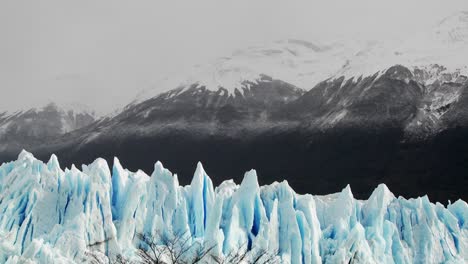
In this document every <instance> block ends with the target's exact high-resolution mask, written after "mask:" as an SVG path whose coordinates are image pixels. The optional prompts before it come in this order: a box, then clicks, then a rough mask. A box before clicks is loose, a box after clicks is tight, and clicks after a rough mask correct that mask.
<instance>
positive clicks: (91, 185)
mask: <svg viewBox="0 0 468 264" xmlns="http://www.w3.org/2000/svg"><path fill="white" fill-rule="evenodd" d="M467 219H468V205H467V203H466V202H464V201H462V200H458V201H456V202H455V203H451V204H449V205H448V206H447V207H445V206H444V205H442V204H440V203H436V204H434V203H431V202H430V201H429V199H428V198H427V197H420V198H416V199H408V200H407V199H405V198H402V197H398V198H396V197H395V196H394V195H393V194H392V193H391V192H390V191H389V190H388V188H387V187H386V186H385V185H383V184H382V185H379V186H378V187H377V188H376V189H375V191H374V192H373V194H372V195H371V196H370V197H369V199H368V200H366V201H359V200H356V199H354V198H353V194H352V192H351V188H350V187H349V186H347V187H346V188H344V189H343V191H342V192H341V193H337V194H332V195H328V196H313V195H309V194H306V195H299V194H296V193H295V192H294V191H293V190H292V189H291V188H290V187H289V185H288V183H287V182H286V181H283V182H281V183H278V182H275V183H273V184H271V185H267V186H262V187H261V186H259V184H258V181H257V175H256V172H255V170H251V171H249V172H247V173H246V174H245V176H244V180H243V181H242V183H241V184H240V185H237V184H235V183H234V182H233V181H225V182H224V183H222V184H221V185H220V186H218V187H216V188H214V186H213V184H212V181H211V179H210V178H209V177H208V175H207V174H206V172H205V171H204V170H203V167H202V165H201V164H200V163H199V164H198V166H197V168H196V171H195V174H194V176H193V180H192V182H191V184H190V185H188V186H180V185H179V183H178V179H177V175H173V174H172V173H171V172H170V171H169V170H167V169H165V168H164V167H163V165H162V164H161V163H160V162H157V163H156V164H155V166H154V172H153V174H152V175H151V177H149V176H148V175H146V174H145V173H143V172H142V171H137V172H130V171H128V170H126V169H124V168H123V167H122V166H121V165H120V163H119V161H118V159H115V160H114V166H113V168H112V171H111V170H110V168H109V167H108V164H107V163H106V161H104V160H103V159H97V160H96V161H95V162H93V163H92V164H90V165H83V166H82V169H81V170H79V169H77V168H76V167H74V166H73V167H72V168H71V169H66V170H65V171H63V170H61V169H60V167H59V163H58V160H57V158H56V157H55V156H52V157H51V158H50V160H49V162H48V163H43V162H42V161H40V160H37V159H35V158H34V157H33V155H32V154H30V153H28V152H26V151H23V152H22V153H21V154H20V155H19V156H18V159H17V160H16V161H13V162H9V163H4V164H3V165H1V166H0V262H1V263H82V262H86V261H89V256H90V255H93V256H100V258H106V256H108V257H110V258H112V257H113V256H117V255H119V254H121V255H122V256H124V257H125V258H128V259H131V260H134V261H138V259H139V256H140V254H138V249H140V252H141V249H142V248H143V249H147V250H149V248H148V247H145V245H143V244H144V243H143V242H142V241H141V239H139V238H140V237H141V236H140V234H145V235H146V236H148V237H152V238H155V240H154V241H155V244H160V243H162V242H164V241H162V240H161V241H159V240H158V238H159V237H161V236H160V235H161V234H164V235H165V236H166V237H171V236H174V235H175V234H182V236H183V237H184V239H183V241H184V242H186V243H187V244H188V245H195V244H196V245H197V246H198V247H199V248H200V247H201V248H209V249H210V255H211V257H212V258H206V259H205V260H202V261H201V263H203V262H206V263H212V262H214V260H215V259H217V260H222V259H226V258H227V257H228V256H229V254H230V252H232V251H233V250H237V249H239V248H243V247H244V248H246V250H248V251H249V254H247V257H246V258H244V259H243V261H242V262H243V263H253V262H254V261H253V257H252V256H254V253H255V252H262V254H264V253H265V252H269V253H274V255H275V256H276V257H275V261H277V262H278V263H465V262H466V261H468V223H467ZM190 249H191V248H190ZM187 252H188V253H187V254H189V255H190V254H194V251H193V250H188V251H187ZM264 255H265V254H264ZM166 262H167V263H171V260H170V259H167V261H166ZM103 263H107V262H103ZM177 263H178V262H177Z"/></svg>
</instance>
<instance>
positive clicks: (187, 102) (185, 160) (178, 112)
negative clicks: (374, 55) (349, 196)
mask: <svg viewBox="0 0 468 264" xmlns="http://www.w3.org/2000/svg"><path fill="white" fill-rule="evenodd" d="M436 73H437V71H436ZM439 73H440V74H438V75H437V74H436V75H437V76H434V71H432V72H431V73H429V72H427V71H424V70H414V71H410V70H409V69H407V68H405V67H403V66H400V65H396V66H394V67H392V68H390V69H388V70H387V71H386V72H384V73H377V74H375V75H373V76H368V77H360V78H354V79H351V80H345V79H344V78H338V79H335V80H327V81H324V82H322V83H320V84H318V85H317V86H316V87H314V88H313V89H311V90H310V91H308V92H306V93H305V92H304V91H303V90H301V89H298V88H296V87H294V86H292V85H290V84H288V83H285V82H282V81H279V80H274V79H272V78H270V77H267V76H264V77H263V81H260V82H258V83H250V84H249V86H250V89H245V90H244V91H243V93H241V92H239V94H237V95H236V96H232V95H231V96H229V94H228V93H227V91H226V90H224V89H223V88H220V89H219V90H218V91H210V90H207V89H205V88H204V87H199V86H198V85H196V84H195V85H192V86H190V87H186V88H178V89H175V90H172V91H169V92H167V93H164V94H161V95H160V96H157V97H155V98H152V99H149V100H147V101H144V102H142V103H139V104H135V105H130V106H128V107H127V108H126V109H125V110H124V111H123V112H122V113H121V114H119V115H117V116H115V117H113V118H106V119H103V120H99V121H97V122H94V123H92V124H90V125H88V126H86V127H83V128H80V129H78V130H75V131H73V132H71V133H68V134H65V135H63V136H60V137H58V138H55V139H53V140H50V141H48V142H47V144H43V145H39V146H38V147H37V148H36V149H33V151H34V152H35V154H36V155H37V156H38V157H39V158H42V159H47V158H48V156H49V155H50V154H51V153H56V154H57V155H59V156H60V160H61V161H62V162H63V164H62V166H70V165H71V164H72V163H74V164H82V163H89V162H91V161H93V160H94V159H95V158H97V157H103V158H105V159H107V160H108V161H109V162H112V158H113V157H114V156H118V157H119V159H120V161H121V162H122V163H123V164H124V165H125V166H126V167H128V168H129V169H132V170H136V169H143V170H145V171H146V172H147V173H151V172H152V170H153V165H154V163H155V161H157V160H160V161H162V162H163V163H164V165H165V166H166V167H168V168H169V169H171V170H172V171H173V172H175V173H177V174H178V175H179V179H180V181H181V183H182V184H186V183H189V181H190V179H191V177H192V175H191V174H192V172H193V168H194V167H195V165H196V162H197V161H202V162H203V163H204V165H205V167H206V169H207V172H208V173H209V174H210V176H211V177H212V178H213V179H214V181H215V183H216V184H219V183H220V182H221V181H222V180H225V179H230V178H234V179H235V180H236V181H237V182H240V180H241V179H242V176H243V173H244V172H245V171H247V170H249V169H251V168H255V169H257V171H258V173H259V180H260V181H261V183H263V184H264V183H270V182H272V181H280V180H283V179H287V180H288V182H289V183H290V184H291V186H292V187H293V188H294V189H295V190H297V191H298V192H300V193H314V194H326V193H331V192H336V191H339V190H341V189H342V188H343V187H345V186H346V185H347V184H350V185H351V187H352V189H353V193H354V194H355V195H356V197H357V198H367V197H368V196H369V195H370V192H371V191H372V190H373V189H374V188H375V186H376V185H377V184H379V183H385V184H387V185H388V186H389V188H390V189H391V190H392V191H393V192H395V194H396V195H404V196H406V197H414V196H419V195H424V194H428V195H429V198H430V199H431V200H436V201H441V202H446V201H447V200H448V199H451V200H455V199H458V198H463V199H465V200H466V199H467V198H468V197H467V193H466V188H465V186H467V183H468V182H467V178H466V177H464V175H465V173H468V140H467V139H466V135H467V132H468V125H467V124H468V119H467V118H468V115H467V114H468V111H467V109H466V108H467V107H468V101H467V100H468V94H467V90H468V89H467V88H468V81H467V79H466V77H465V78H464V77H463V76H446V75H444V73H443V71H440V72H439ZM428 80H435V81H431V82H429V81H428ZM0 158H1V159H2V160H7V159H11V158H13V157H11V156H6V155H4V156H3V157H0Z"/></svg>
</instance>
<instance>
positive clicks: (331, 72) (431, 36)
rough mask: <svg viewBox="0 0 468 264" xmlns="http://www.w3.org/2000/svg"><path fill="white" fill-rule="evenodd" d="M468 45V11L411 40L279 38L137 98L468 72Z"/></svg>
mask: <svg viewBox="0 0 468 264" xmlns="http://www.w3.org/2000/svg"><path fill="white" fill-rule="evenodd" d="M467 43H468V12H459V13H456V14H454V15H452V16H450V17H448V18H445V19H443V20H442V21H441V22H440V23H438V24H436V25H435V26H434V27H433V28H431V29H430V30H422V31H421V32H418V33H416V34H414V36H413V37H412V38H409V39H392V40H386V41H375V40H361V39H341V40H335V41H329V42H318V41H314V42H308V41H304V40H296V39H289V40H282V41H276V42H273V43H269V44H266V45H257V46H252V47H248V48H246V49H242V50H238V51H236V52H234V53H232V54H231V55H230V56H227V57H223V58H219V59H217V60H215V61H214V62H211V63H206V64H202V65H197V66H195V67H193V68H189V69H188V70H187V71H181V72H179V73H178V74H176V75H174V76H170V77H167V78H166V79H164V80H162V81H161V82H159V83H157V84H156V85H155V86H156V87H157V89H154V90H147V91H144V92H143V93H141V94H140V95H139V96H138V97H137V99H136V101H135V102H141V101H144V100H146V99H149V98H152V97H154V96H156V95H158V94H160V93H161V92H166V91H169V90H171V89H174V88H178V91H180V92H181V91H184V89H187V88H189V87H191V85H193V84H197V85H199V86H200V87H202V86H203V87H205V88H206V89H208V90H212V91H218V90H219V89H220V88H221V87H222V88H223V89H225V90H226V91H227V92H228V94H229V95H235V91H236V90H238V91H239V92H240V93H241V94H242V93H243V90H244V89H249V83H256V82H258V81H261V75H262V74H264V75H268V76H271V77H272V78H274V79H279V80H283V81H285V82H288V83H291V84H293V85H295V86H297V87H300V88H303V89H311V88H313V87H314V86H315V85H316V84H317V83H319V82H322V81H324V80H327V79H332V80H334V79H337V78H340V77H345V80H348V79H357V78H359V77H366V76H372V75H374V74H376V73H380V74H383V73H384V72H385V71H386V70H387V69H389V68H390V67H392V66H395V65H403V66H405V67H408V68H410V69H412V70H417V69H419V70H421V69H424V68H428V67H429V68H431V67H432V65H441V66H443V67H445V73H457V74H458V75H464V76H468V65H467V63H466V59H465V58H466V57H468V45H467ZM427 81H428V82H430V81H435V80H434V79H431V80H427ZM173 95H175V94H173Z"/></svg>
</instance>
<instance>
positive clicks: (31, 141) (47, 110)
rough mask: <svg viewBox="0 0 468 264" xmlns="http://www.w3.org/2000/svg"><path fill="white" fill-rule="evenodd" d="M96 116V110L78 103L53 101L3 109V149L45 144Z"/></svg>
mask: <svg viewBox="0 0 468 264" xmlns="http://www.w3.org/2000/svg"><path fill="white" fill-rule="evenodd" d="M95 119H96V116H95V114H94V112H92V111H90V110H89V109H88V108H86V107H84V106H81V105H79V104H66V105H60V106H59V105H57V104H54V103H50V104H48V105H46V106H44V107H41V108H32V109H28V110H20V111H16V112H13V113H11V112H3V113H0V142H1V143H0V145H1V146H0V151H2V152H18V151H20V150H21V149H22V148H25V147H32V146H35V145H38V144H42V143H44V142H47V141H49V140H51V139H53V138H56V137H58V136H60V135H63V134H65V133H68V132H71V131H73V130H76V129H78V128H81V127H84V126H86V125H89V124H91V123H92V122H94V121H95Z"/></svg>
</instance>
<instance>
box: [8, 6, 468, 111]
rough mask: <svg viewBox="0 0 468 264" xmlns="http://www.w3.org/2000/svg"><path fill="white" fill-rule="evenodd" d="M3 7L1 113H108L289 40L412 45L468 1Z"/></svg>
mask: <svg viewBox="0 0 468 264" xmlns="http://www.w3.org/2000/svg"><path fill="white" fill-rule="evenodd" d="M0 5H1V6H0V7H1V8H0V21H1V23H0V32H1V33H2V41H1V43H0V47H1V48H0V57H1V58H2V59H1V60H0V92H2V94H5V93H8V96H2V97H0V111H5V110H8V111H17V110H20V109H23V110H27V109H29V108H31V107H43V106H44V105H46V104H48V103H50V102H51V101H52V102H55V103H58V104H64V103H68V102H79V103H81V104H83V105H87V106H88V107H90V108H91V109H93V110H95V111H96V113H98V114H108V113H110V112H113V111H114V110H116V109H118V108H121V107H124V106H125V105H126V104H127V103H128V102H129V101H130V100H131V99H133V98H134V97H135V96H137V94H139V93H140V92H141V91H142V90H147V89H155V90H157V91H162V89H160V88H159V86H160V82H161V80H164V79H165V78H166V77H168V76H172V75H174V74H179V73H180V72H181V71H185V72H191V69H192V66H193V65H196V64H201V65H206V64H207V63H208V62H210V61H213V60H215V59H216V58H219V57H223V56H229V54H231V53H232V52H233V51H234V50H237V49H245V48H246V47H249V46H255V45H268V44H269V43H272V42H274V41H277V40H285V39H299V40H305V41H309V42H312V43H316V44H317V43H321V42H324V43H329V41H332V42H333V41H335V40H340V39H346V40H349V39H355V40H380V41H388V40H397V39H398V40H402V39H403V40H404V39H406V38H407V37H411V36H413V35H415V34H418V33H419V32H421V31H424V30H426V29H428V28H431V27H432V26H433V25H434V24H435V23H437V22H438V21H440V20H441V19H442V18H444V17H447V16H449V15H451V14H453V13H455V12H457V11H460V10H467V9H468V6H467V5H468V4H467V2H466V1H463V0H454V1H450V4H448V3H444V2H441V1H435V0H430V1H422V0H418V1H411V2H408V1H402V0H398V1H388V2H377V1H370V0H359V1H353V2H346V1H327V2H326V3H324V2H322V1H292V2H291V1H289V2H288V3H282V2H271V1H255V2H254V3H252V2H251V1H236V2H232V3H219V2H217V1H197V2H196V3H167V2H166V1H146V0H141V1H137V2H136V3H131V4H130V3H128V2H126V1H99V2H96V1H90V0H85V1H80V2H64V1H59V0H46V1H40V2H34V1H31V2H30V1H25V2H21V1H9V0H8V1H2V3H1V4H0ZM415 10H417V15H416V14H415ZM416 17H417V18H416ZM339 42H341V41H339ZM318 70H319V69H315V68H314V69H313V70H311V71H318ZM320 70H321V69H320ZM314 85H315V84H312V83H311V84H309V85H307V86H306V87H303V88H304V89H310V88H312V87H313V86H314Z"/></svg>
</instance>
